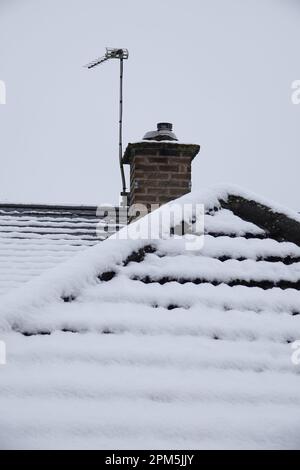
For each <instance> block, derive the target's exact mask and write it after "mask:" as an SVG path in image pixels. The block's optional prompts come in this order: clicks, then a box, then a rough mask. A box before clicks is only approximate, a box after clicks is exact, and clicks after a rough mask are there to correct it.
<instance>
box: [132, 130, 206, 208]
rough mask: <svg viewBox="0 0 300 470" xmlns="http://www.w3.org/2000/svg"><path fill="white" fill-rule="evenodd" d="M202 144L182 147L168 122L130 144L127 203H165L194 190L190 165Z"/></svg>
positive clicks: (149, 204)
mask: <svg viewBox="0 0 300 470" xmlns="http://www.w3.org/2000/svg"><path fill="white" fill-rule="evenodd" d="M199 150H200V146H199V145H195V144H182V143H180V142H178V139H177V137H176V135H175V134H174V133H173V126H172V124H170V123H168V122H160V123H158V124H157V130H156V131H151V132H147V133H146V134H145V136H144V137H143V140H142V141H141V142H136V143H132V144H128V146H127V148H126V151H125V153H124V156H123V163H125V164H128V165H130V195H129V201H128V204H129V205H130V206H131V205H133V204H144V205H146V206H147V207H148V208H149V207H150V206H151V204H159V205H162V204H165V203H167V202H169V201H171V200H173V199H176V198H178V197H180V196H183V195H184V194H186V193H188V192H190V190H191V163H192V160H193V159H194V158H195V156H196V155H197V154H198V152H199Z"/></svg>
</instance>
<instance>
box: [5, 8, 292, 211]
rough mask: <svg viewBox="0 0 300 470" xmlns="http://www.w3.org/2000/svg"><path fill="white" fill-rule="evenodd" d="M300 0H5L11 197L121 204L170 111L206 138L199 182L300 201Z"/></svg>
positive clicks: (179, 124) (184, 136)
mask: <svg viewBox="0 0 300 470" xmlns="http://www.w3.org/2000/svg"><path fill="white" fill-rule="evenodd" d="M299 44H300V0H186V1H184V2H183V1H182V0H151V1H145V0H126V1H124V0H106V1H103V0H0V79H1V80H4V81H5V82H6V87H7V104H6V105H1V106H0V158H1V172H0V199H1V200H8V201H18V202H53V203H65V202H66V203H82V204H85V203H92V204H98V203H105V202H110V203H117V201H118V193H119V191H120V176H119V167H118V142H117V139H118V128H117V120H118V78H119V77H118V62H117V61H110V62H107V63H105V64H104V65H102V66H100V67H98V68H97V69H94V70H86V69H84V68H82V65H84V64H85V63H87V62H89V61H90V60H92V59H94V58H96V57H98V56H101V55H103V54H104V52H105V46H112V47H127V48H128V49H129V52H130V58H129V60H128V61H127V62H126V63H125V112H124V119H125V123H124V148H125V147H126V144H127V142H129V141H131V142H132V141H135V140H140V139H141V137H142V136H143V134H144V133H145V132H146V131H149V130H153V129H155V127H156V123H157V122H159V121H165V120H167V121H170V122H172V123H173V124H174V130H175V132H176V134H177V136H178V137H179V139H180V140H182V141H184V142H192V143H199V144H200V145H201V151H200V154H199V155H198V157H197V159H196V160H195V161H194V164H193V189H200V188H202V187H205V186H209V185H212V184H215V183H220V182H222V183H226V182H228V183H234V184H237V185H239V186H242V187H244V188H247V189H249V190H251V191H254V192H257V193H259V194H261V195H263V196H266V197H268V198H271V199H274V200H277V201H278V202H280V203H282V204H285V205H287V206H290V207H291V208H294V209H296V210H299V211H300V192H299V169H300V163H299V157H300V132H299V123H300V105H298V106H297V105H293V104H292V103H291V83H292V82H293V81H294V80H296V79H300V63H299Z"/></svg>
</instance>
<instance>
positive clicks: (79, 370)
mask: <svg viewBox="0 0 300 470" xmlns="http://www.w3.org/2000/svg"><path fill="white" fill-rule="evenodd" d="M237 200H238V201H239V205H238V206H237V205H236V203H237ZM191 202H193V203H204V204H205V225H204V228H205V235H204V245H203V247H202V248H201V249H199V250H187V249H186V246H187V245H186V243H187V242H191V240H192V239H193V241H195V240H196V239H197V237H198V238H199V240H200V238H201V237H202V236H203V235H202V234H200V233H199V234H198V235H197V234H196V235H195V234H194V235H191V234H190V233H188V234H186V235H183V236H181V237H180V236H178V235H177V236H175V235H174V227H176V226H178V224H180V223H181V221H182V214H180V211H177V212H176V211H175V215H174V217H173V219H172V223H171V224H170V225H168V224H167V225H164V226H163V227H162V230H161V237H160V239H151V238H146V239H145V238H144V239H141V238H137V237H136V234H137V233H143V229H144V228H145V226H146V224H147V223H149V220H150V221H152V223H155V221H156V220H158V214H163V213H165V212H166V211H169V210H170V207H172V205H174V203H170V204H169V205H166V206H163V207H162V208H160V209H159V210H158V211H155V212H153V213H152V214H150V215H149V216H147V217H145V218H143V219H141V220H139V221H137V222H135V223H133V224H131V225H130V226H129V227H126V228H124V229H123V230H122V231H121V232H119V234H118V235H117V234H116V235H113V236H112V237H110V238H108V239H107V240H105V241H104V242H103V243H99V244H98V245H95V246H93V247H91V248H89V249H88V250H86V251H84V252H82V253H80V254H78V255H76V256H75V257H73V258H72V259H71V260H69V261H67V262H65V263H63V264H61V265H60V266H57V267H56V268H54V269H52V270H49V271H47V272H45V273H44V274H43V275H41V276H39V277H36V278H35V279H33V280H32V281H30V282H29V283H27V284H24V285H23V286H21V287H20V288H18V289H17V290H14V291H13V292H11V293H10V294H7V295H4V296H3V297H2V299H1V314H0V340H2V341H5V343H6V346H7V364H6V365H5V366H0V374H1V381H0V396H1V400H0V416H1V421H0V447H2V448H111V449H115V448H131V449H132V448H171V449H175V448H184V449H187V448H284V449H286V448H299V438H298V426H299V424H298V423H299V419H300V411H299V410H300V408H299V404H300V387H299V385H300V377H299V372H300V369H299V367H300V366H297V365H296V364H294V363H293V362H292V361H291V356H292V353H293V349H292V348H291V344H293V342H294V341H296V340H298V339H300V292H299V288H300V243H298V242H297V228H298V230H299V227H300V219H299V216H298V214H296V213H294V212H292V211H289V210H286V209H284V208H282V207H280V206H278V205H275V204H269V203H268V202H267V201H265V200H263V199H261V198H258V197H257V196H255V195H252V194H250V193H247V192H243V191H241V190H239V189H236V188H227V187H222V188H214V189H212V190H209V191H201V192H196V193H191V194H189V195H187V196H184V197H182V198H180V199H179V200H177V201H175V203H176V204H178V203H179V204H180V205H183V204H189V203H191ZM249 204H250V206H249ZM249 207H250V209H249ZM231 208H232V209H233V210H234V212H235V213H234V212H233V210H231ZM247 211H248V212H247ZM261 211H263V212H264V213H265V219H264V220H262V218H260V215H261ZM237 212H243V214H248V215H247V219H248V220H246V218H241V217H239V216H238V215H237ZM196 214H198V213H196ZM198 215H199V214H198ZM255 217H258V219H259V220H260V221H262V223H260V226H258V225H256V224H255V223H254V219H255ZM270 220H272V221H273V223H272V224H271V223H270ZM196 222H197V220H196V218H195V212H194V211H191V212H190V213H189V214H187V215H186V216H185V223H186V224H187V225H188V226H190V227H191V226H192V225H193V224H194V223H196ZM284 224H286V226H287V237H285V236H284V231H283V229H282V227H283V225H284ZM125 235H127V236H125ZM199 246H200V244H199Z"/></svg>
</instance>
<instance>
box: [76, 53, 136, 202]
mask: <svg viewBox="0 0 300 470" xmlns="http://www.w3.org/2000/svg"><path fill="white" fill-rule="evenodd" d="M128 56H129V53H128V50H127V49H113V48H110V47H107V48H106V53H105V55H104V56H103V57H99V59H96V60H94V61H93V62H90V63H89V64H87V65H85V67H86V68H88V69H92V68H94V67H96V66H97V65H100V64H102V63H103V62H105V61H106V60H109V59H119V60H120V101H119V164H120V172H121V180H122V192H121V196H122V203H123V204H124V198H125V197H126V196H127V191H126V180H125V172H124V166H123V162H122V157H123V149H122V138H123V60H124V59H128Z"/></svg>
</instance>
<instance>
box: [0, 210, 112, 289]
mask: <svg viewBox="0 0 300 470" xmlns="http://www.w3.org/2000/svg"><path fill="white" fill-rule="evenodd" d="M117 228H118V227H117V226H116V222H113V221H112V223H111V224H109V225H105V224H104V223H102V224H101V219H100V218H99V216H97V207H95V206H51V205H32V204H31V205H29V204H27V205H25V204H0V294H3V293H5V292H7V291H8V290H9V289H11V288H14V287H17V286H19V285H20V284H22V283H23V282H24V281H28V280H29V279H31V278H32V277H34V276H37V275H39V274H41V273H42V272H44V271H45V270H47V269H49V268H52V267H53V266H55V265H57V264H59V263H61V262H63V261H66V260H67V259H69V258H70V257H72V256H73V255H74V254H75V253H77V252H78V251H81V250H83V249H85V248H87V247H89V246H93V245H95V243H97V242H99V241H101V240H103V239H105V238H107V236H108V235H111V233H114V232H115V231H116V229H117Z"/></svg>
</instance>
